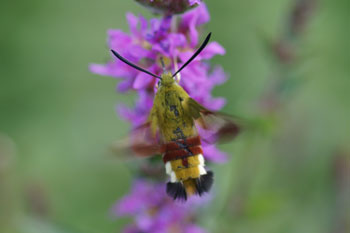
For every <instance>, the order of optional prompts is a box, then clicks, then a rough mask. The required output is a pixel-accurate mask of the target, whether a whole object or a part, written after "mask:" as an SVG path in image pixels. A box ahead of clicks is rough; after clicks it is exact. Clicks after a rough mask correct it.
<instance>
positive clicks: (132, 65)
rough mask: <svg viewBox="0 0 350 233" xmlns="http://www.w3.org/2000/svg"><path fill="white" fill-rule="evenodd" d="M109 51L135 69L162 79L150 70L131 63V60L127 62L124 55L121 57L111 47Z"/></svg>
mask: <svg viewBox="0 0 350 233" xmlns="http://www.w3.org/2000/svg"><path fill="white" fill-rule="evenodd" d="M111 51H112V53H113V54H114V56H116V57H117V58H118V59H119V60H121V61H122V62H124V63H125V64H128V65H129V66H131V67H133V68H135V69H137V70H139V71H142V72H144V73H146V74H149V75H151V76H153V77H155V78H159V79H162V78H161V77H159V76H158V75H155V74H152V73H151V72H149V71H147V70H145V69H143V68H141V67H139V66H137V65H135V64H133V63H131V62H129V61H128V60H126V59H125V58H124V57H122V56H121V55H120V54H119V53H117V52H116V51H114V50H113V49H111Z"/></svg>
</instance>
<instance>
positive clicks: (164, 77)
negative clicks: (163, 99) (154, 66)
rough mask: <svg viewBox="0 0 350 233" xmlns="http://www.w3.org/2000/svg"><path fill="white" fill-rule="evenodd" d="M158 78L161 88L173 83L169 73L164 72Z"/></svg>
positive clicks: (173, 80)
mask: <svg viewBox="0 0 350 233" xmlns="http://www.w3.org/2000/svg"><path fill="white" fill-rule="evenodd" d="M160 77H161V78H162V79H161V80H160V84H161V85H162V86H171V85H173V84H174V83H175V79H174V77H173V75H172V74H171V73H170V72H164V73H163V74H162V76H160Z"/></svg>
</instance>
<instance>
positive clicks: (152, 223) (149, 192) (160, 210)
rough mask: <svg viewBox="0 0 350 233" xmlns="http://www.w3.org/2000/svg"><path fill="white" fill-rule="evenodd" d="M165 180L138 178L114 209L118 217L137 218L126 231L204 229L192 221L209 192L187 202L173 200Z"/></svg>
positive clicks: (189, 232) (202, 232)
mask: <svg viewBox="0 0 350 233" xmlns="http://www.w3.org/2000/svg"><path fill="white" fill-rule="evenodd" d="M164 186H165V185H164V184H156V183H152V182H150V181H146V180H136V181H135V182H134V184H133V186H132V190H131V193H130V194H128V195H127V196H125V197H124V198H122V199H121V200H120V201H119V202H118V203H116V204H115V206H114V207H113V209H112V212H113V214H115V215H116V216H118V217H121V216H132V217H134V219H135V221H134V223H133V224H132V225H129V226H128V227H127V228H125V229H124V232H125V233H139V232H144V233H148V232H150V233H166V232H184V233H205V232H206V231H205V230H203V229H202V228H200V227H199V226H197V225H195V224H194V223H193V219H194V214H195V209H197V208H198V207H199V206H200V205H202V204H204V203H205V202H207V201H208V200H209V198H210V197H209V196H206V197H202V198H199V197H197V196H192V197H191V198H190V199H189V200H188V201H187V202H185V203H179V202H174V201H173V200H172V199H171V198H169V197H168V196H167V195H166V193H165V187H164Z"/></svg>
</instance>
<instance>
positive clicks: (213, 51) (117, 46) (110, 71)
mask: <svg viewBox="0 0 350 233" xmlns="http://www.w3.org/2000/svg"><path fill="white" fill-rule="evenodd" d="M196 2H197V3H198V2H199V1H190V3H191V4H194V3H196ZM126 17H127V20H128V23H129V27H130V34H127V33H125V32H122V31H121V30H115V29H111V30H109V31H108V44H109V47H110V48H111V49H113V50H116V51H118V53H120V54H121V55H122V56H123V57H125V58H126V59H128V60H130V61H131V62H133V63H135V64H137V65H139V66H140V67H143V68H145V69H147V70H149V71H150V72H152V73H155V74H157V75H160V74H161V73H162V67H161V63H160V57H163V58H164V61H165V65H166V68H167V69H168V70H169V71H172V72H175V70H176V65H177V67H181V65H182V64H183V63H184V62H186V61H187V59H189V58H190V56H192V54H193V53H194V51H195V50H196V48H197V46H198V44H199V33H198V28H199V27H200V26H202V25H203V24H205V23H207V22H208V21H209V19H210V16H209V13H208V10H207V7H206V5H205V4H204V3H202V4H200V5H199V6H198V7H196V8H194V9H193V10H191V11H188V12H186V13H185V14H183V15H182V16H181V19H180V21H179V22H178V25H175V26H176V27H175V28H174V26H173V25H172V24H174V22H172V20H173V17H172V16H164V17H163V18H162V19H157V18H153V19H150V20H148V21H147V20H146V19H145V18H144V17H142V16H139V17H136V16H135V15H133V14H131V13H128V14H127V16H126ZM223 54H225V49H224V48H223V47H222V46H221V45H220V44H219V43H217V42H210V43H209V44H208V45H207V47H206V48H205V49H204V50H203V51H202V53H201V54H200V55H199V56H198V57H197V58H196V59H195V60H194V61H193V62H192V63H191V64H189V65H188V66H187V67H186V69H184V70H183V71H182V72H181V80H180V85H181V86H182V87H183V88H184V89H185V90H186V91H187V92H188V94H189V95H190V96H191V97H192V98H194V99H195V100H196V101H198V102H199V103H201V104H202V105H203V106H205V107H207V108H208V109H210V110H213V111H218V110H220V109H221V108H222V107H223V106H224V105H225V103H226V101H225V99H224V98H222V97H216V98H214V97H213V96H212V95H211V92H212V90H213V88H214V87H215V86H217V85H220V84H222V83H224V82H225V80H226V76H225V73H224V71H223V69H222V68H221V67H220V66H217V67H215V68H214V69H212V68H211V67H210V65H209V64H208V63H206V62H205V61H206V60H209V59H211V58H212V57H213V56H215V55H223ZM175 63H178V64H176V65H175ZM90 70H91V71H92V72H93V73H96V74H100V75H106V76H112V77H115V78H121V79H122V81H121V82H120V83H119V85H118V87H117V90H118V91H119V92H127V91H130V90H136V91H137V92H138V100H137V101H136V103H135V107H134V108H130V107H127V106H125V105H119V106H118V107H117V111H118V113H119V115H120V116H121V117H122V118H123V119H125V120H127V121H129V122H130V123H131V124H132V125H133V127H137V126H139V125H140V124H142V123H143V122H144V121H145V120H146V119H147V117H148V114H149V111H150V109H151V108H152V104H153V98H154V95H155V86H156V80H155V78H153V77H151V76H149V75H147V74H145V73H142V72H139V71H137V70H135V69H134V68H132V67H130V66H128V65H126V64H125V63H123V62H122V61H120V60H118V59H113V60H111V61H110V62H108V63H107V64H104V65H98V64H92V65H90ZM208 148H209V149H208V150H206V148H205V145H204V156H205V157H207V158H208V159H209V160H212V161H215V162H218V161H221V162H222V161H224V160H225V155H224V154H223V153H222V152H219V151H218V150H217V149H216V148H215V146H213V145H210V146H208ZM210 151H212V152H213V153H211V152H210ZM214 152H215V153H214ZM216 152H219V153H216Z"/></svg>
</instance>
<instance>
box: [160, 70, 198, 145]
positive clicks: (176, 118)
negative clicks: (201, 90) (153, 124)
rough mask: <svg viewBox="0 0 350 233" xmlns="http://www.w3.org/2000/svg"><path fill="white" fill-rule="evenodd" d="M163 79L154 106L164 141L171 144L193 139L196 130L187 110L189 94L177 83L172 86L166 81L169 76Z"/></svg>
mask: <svg viewBox="0 0 350 233" xmlns="http://www.w3.org/2000/svg"><path fill="white" fill-rule="evenodd" d="M170 77H171V76H170ZM162 78H163V79H164V80H162V84H161V86H160V87H159V89H158V91H157V93H156V97H155V101H154V104H155V106H156V108H157V119H158V126H159V129H160V133H161V134H162V136H163V137H162V138H163V140H164V141H165V142H169V141H174V140H177V139H181V138H187V137H192V136H193V135H195V134H196V130H195V128H194V121H193V118H192V117H191V116H190V115H189V114H188V111H186V110H185V109H186V100H187V99H188V94H187V93H186V92H185V91H184V89H183V88H182V87H181V86H179V85H178V84H177V83H176V82H175V81H173V83H172V84H170V83H171V82H170V81H169V80H166V79H167V78H169V77H168V76H164V77H163V76H162ZM171 78H172V77H171ZM172 80H173V78H172ZM163 81H166V83H167V85H164V84H163Z"/></svg>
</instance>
